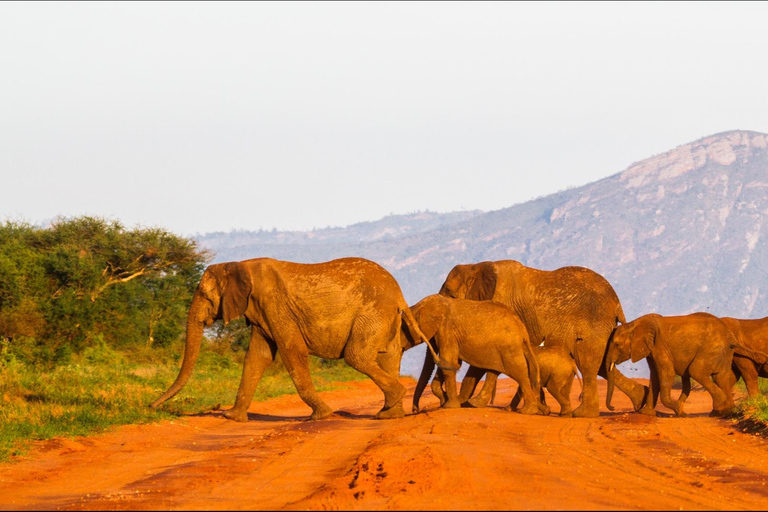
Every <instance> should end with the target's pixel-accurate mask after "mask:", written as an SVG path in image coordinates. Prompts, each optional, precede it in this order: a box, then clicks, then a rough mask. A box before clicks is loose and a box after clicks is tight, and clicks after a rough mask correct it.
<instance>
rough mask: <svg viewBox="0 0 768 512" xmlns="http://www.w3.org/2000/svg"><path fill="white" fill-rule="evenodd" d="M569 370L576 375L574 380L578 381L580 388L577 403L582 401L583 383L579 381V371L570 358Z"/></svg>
mask: <svg viewBox="0 0 768 512" xmlns="http://www.w3.org/2000/svg"><path fill="white" fill-rule="evenodd" d="M571 370H573V373H575V374H576V379H577V380H578V381H579V386H581V393H580V394H579V401H581V400H584V381H583V380H581V374H580V373H579V369H578V368H577V367H576V361H574V359H573V358H571Z"/></svg>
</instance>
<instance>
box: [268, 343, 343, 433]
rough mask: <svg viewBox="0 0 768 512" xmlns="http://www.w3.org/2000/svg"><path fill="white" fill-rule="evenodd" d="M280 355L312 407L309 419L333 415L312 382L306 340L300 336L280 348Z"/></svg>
mask: <svg viewBox="0 0 768 512" xmlns="http://www.w3.org/2000/svg"><path fill="white" fill-rule="evenodd" d="M278 347H279V344H278ZM280 357H281V358H282V360H283V364H284V365H285V368H286V369H287V370H288V375H290V376H291V379H292V380H293V384H294V385H295V386H296V390H297V391H298V392H299V396H300V397H301V399H302V400H303V401H304V403H306V404H307V405H308V406H310V407H311V408H312V414H311V415H310V416H309V419H310V420H319V419H322V418H325V417H326V416H329V415H331V414H332V413H333V409H331V408H330V407H329V406H328V404H326V403H325V401H324V400H323V399H322V398H320V395H319V394H318V393H317V390H316V389H315V384H314V383H313V382H312V378H311V376H310V373H309V351H308V350H307V346H306V345H305V344H304V340H303V339H302V338H300V337H298V338H297V341H295V342H293V343H292V344H290V345H286V346H285V349H284V350H283V348H280Z"/></svg>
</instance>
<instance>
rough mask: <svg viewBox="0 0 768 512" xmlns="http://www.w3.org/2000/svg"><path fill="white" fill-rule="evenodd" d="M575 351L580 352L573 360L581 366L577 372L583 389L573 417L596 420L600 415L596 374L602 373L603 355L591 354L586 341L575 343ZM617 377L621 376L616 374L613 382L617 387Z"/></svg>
mask: <svg viewBox="0 0 768 512" xmlns="http://www.w3.org/2000/svg"><path fill="white" fill-rule="evenodd" d="M579 347H585V348H579ZM576 350H577V351H578V352H580V353H579V354H577V357H576V358H575V359H576V361H577V362H578V363H580V364H581V366H579V370H580V371H581V378H582V385H583V386H584V389H583V390H582V399H581V405H579V406H578V407H577V408H576V409H574V411H573V416H574V417H576V418H596V417H597V416H599V415H600V405H599V400H598V396H597V374H598V372H599V371H604V370H603V368H602V366H603V365H602V358H603V355H604V354H603V353H602V352H601V353H600V354H599V356H595V355H594V354H591V352H592V351H590V350H589V349H588V345H586V340H581V341H577V342H576ZM582 352H583V353H582ZM619 375H621V373H619V372H616V377H617V379H616V381H615V382H616V385H617V386H619V379H618V377H619ZM619 389H621V387H619ZM622 391H623V390H622Z"/></svg>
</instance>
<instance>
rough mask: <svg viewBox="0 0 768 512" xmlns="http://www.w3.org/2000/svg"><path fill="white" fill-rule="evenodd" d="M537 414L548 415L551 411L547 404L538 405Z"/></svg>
mask: <svg viewBox="0 0 768 512" xmlns="http://www.w3.org/2000/svg"><path fill="white" fill-rule="evenodd" d="M538 410H539V414H541V415H542V416H549V413H551V412H552V409H550V408H549V406H548V405H541V404H539V406H538Z"/></svg>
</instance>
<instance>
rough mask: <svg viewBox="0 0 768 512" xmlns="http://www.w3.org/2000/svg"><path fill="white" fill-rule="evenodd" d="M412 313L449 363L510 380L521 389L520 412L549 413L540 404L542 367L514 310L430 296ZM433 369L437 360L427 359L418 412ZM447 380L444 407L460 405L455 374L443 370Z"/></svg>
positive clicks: (419, 388) (415, 405) (415, 407)
mask: <svg viewBox="0 0 768 512" xmlns="http://www.w3.org/2000/svg"><path fill="white" fill-rule="evenodd" d="M411 312H412V313H413V316H414V318H415V319H416V322H417V323H418V324H419V328H420V329H421V330H422V332H423V333H424V335H425V336H426V338H427V339H430V340H433V341H434V345H435V350H436V351H437V352H438V353H439V354H440V355H441V356H442V358H443V359H444V360H445V361H446V362H447V363H449V364H452V365H455V366H458V365H459V364H460V363H461V361H466V362H467V363H469V364H470V365H472V366H474V367H479V368H485V369H487V370H488V371H489V372H492V373H493V374H495V375H498V374H499V373H504V374H506V375H508V376H510V377H511V378H512V379H514V380H515V381H517V383H518V384H519V385H520V389H521V390H522V394H523V400H524V402H523V407H522V409H521V410H520V412H522V413H523V414H543V413H545V409H544V407H543V405H542V404H540V402H539V400H538V394H539V389H540V387H539V365H538V363H537V362H536V356H534V354H533V350H532V348H531V344H530V342H529V341H528V331H527V330H526V328H525V326H524V325H523V323H522V322H521V321H520V319H519V318H518V317H517V315H516V314H515V313H514V312H513V311H512V310H510V309H508V308H506V307H504V306H501V305H499V304H495V303H493V302H490V301H476V300H469V299H452V298H448V297H443V296H441V295H430V296H428V297H425V298H424V299H422V300H421V301H419V302H418V303H417V304H416V305H414V306H413V307H411ZM406 335H407V333H406ZM434 368H435V363H434V360H433V359H432V358H431V357H427V358H425V360H424V367H423V368H422V370H421V375H420V377H419V382H418V384H417V385H416V391H415V392H414V395H413V411H414V412H418V411H419V399H420V398H421V394H422V392H423V391H424V388H425V387H426V385H427V381H429V378H430V376H431V375H432V371H433V370H434ZM443 376H444V378H445V387H446V394H447V399H446V401H445V403H444V404H443V407H460V406H461V403H460V402H459V399H458V394H457V392H456V372H455V371H449V370H443ZM547 412H548V411H547Z"/></svg>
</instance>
